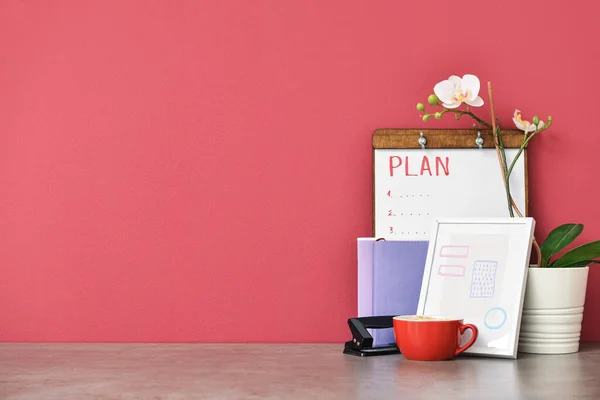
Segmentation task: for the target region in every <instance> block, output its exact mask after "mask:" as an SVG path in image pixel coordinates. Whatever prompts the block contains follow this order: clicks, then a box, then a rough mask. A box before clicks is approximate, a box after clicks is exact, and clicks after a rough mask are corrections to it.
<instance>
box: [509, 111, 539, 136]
mask: <svg viewBox="0 0 600 400" xmlns="http://www.w3.org/2000/svg"><path fill="white" fill-rule="evenodd" d="M513 122H514V123H515V125H516V126H517V128H519V129H520V130H522V131H523V132H525V133H529V132H535V124H532V123H531V122H529V121H525V120H524V119H523V117H522V115H521V110H515V114H514V115H513ZM543 127H544V121H540V122H539V124H538V125H537V128H538V129H542V128H543Z"/></svg>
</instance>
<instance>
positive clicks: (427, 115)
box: [423, 114, 431, 122]
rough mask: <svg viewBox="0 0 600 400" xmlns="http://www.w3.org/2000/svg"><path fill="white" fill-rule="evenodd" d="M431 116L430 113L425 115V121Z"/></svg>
mask: <svg viewBox="0 0 600 400" xmlns="http://www.w3.org/2000/svg"><path fill="white" fill-rule="evenodd" d="M429 117H431V115H430V114H425V115H423V121H425V122H427V121H429Z"/></svg>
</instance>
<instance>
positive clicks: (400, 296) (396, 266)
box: [358, 239, 429, 346]
mask: <svg viewBox="0 0 600 400" xmlns="http://www.w3.org/2000/svg"><path fill="white" fill-rule="evenodd" d="M428 245H429V242H428V241H405V240H380V241H375V240H371V241H369V240H365V239H362V240H360V239H359V245H358V246H359V247H358V249H359V254H358V260H359V314H362V315H359V316H370V315H375V316H382V315H404V314H416V312H417V306H418V305H419V295H420V293H421V283H422V281H423V271H424V270H425V262H426V261H427V247H428ZM361 246H362V247H361ZM371 254H372V262H371V263H369V260H367V257H368V256H370V255H371ZM361 262H362V268H361ZM369 270H370V271H369ZM369 272H370V274H369ZM369 278H371V279H369ZM369 281H371V282H369ZM369 284H370V285H371V288H369V287H368V285H369ZM361 289H362V290H361ZM369 289H370V290H369ZM361 294H362V295H361ZM370 331H371V335H372V336H373V342H374V343H373V345H374V346H380V345H387V344H389V343H395V338H394V331H393V329H372V330H370Z"/></svg>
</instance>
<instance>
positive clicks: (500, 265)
mask: <svg viewBox="0 0 600 400" xmlns="http://www.w3.org/2000/svg"><path fill="white" fill-rule="evenodd" d="M534 229H535V220H534V219H533V218H530V217H526V218H510V217H507V218H505V217H494V218H437V219H435V221H434V223H433V226H432V230H431V237H430V242H429V247H428V250H427V261H426V264H425V270H424V274H423V281H422V285H421V292H420V295H419V305H418V309H417V310H418V311H417V312H418V314H419V315H429V316H433V315H435V316H441V317H451V318H461V319H463V320H464V323H465V324H467V323H470V324H474V325H475V326H477V328H478V331H479V335H478V338H477V340H476V341H475V343H474V344H473V346H471V347H470V348H469V349H468V350H467V351H465V352H464V353H463V354H469V355H480V356H492V357H502V358H512V359H516V358H517V350H518V343H519V332H520V326H521V314H522V311H523V301H524V298H525V287H526V283H527V273H528V268H529V257H530V254H531V247H532V243H533V232H534ZM469 338H470V333H469V330H467V331H466V332H465V334H464V335H463V336H462V341H461V345H462V344H464V343H466V341H467V340H468V339H469Z"/></svg>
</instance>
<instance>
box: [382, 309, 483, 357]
mask: <svg viewBox="0 0 600 400" xmlns="http://www.w3.org/2000/svg"><path fill="white" fill-rule="evenodd" d="M393 322H394V336H395V337H396V344H397V345H398V348H399V349H400V353H402V355H404V357H405V358H406V359H408V360H421V361H442V360H450V359H452V358H453V357H454V356H457V355H459V354H460V353H462V352H463V351H465V350H467V349H468V348H469V347H471V346H472V345H473V343H475V340H477V335H478V333H479V332H478V330H477V327H476V326H475V325H473V324H463V320H462V319H455V318H444V317H431V316H421V315H400V316H397V317H394V319H393ZM466 329H471V332H472V333H473V335H472V336H471V339H470V340H469V341H468V342H467V343H466V344H465V345H464V346H462V347H461V346H460V339H461V335H462V334H463V333H464V332H465V330H466Z"/></svg>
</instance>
